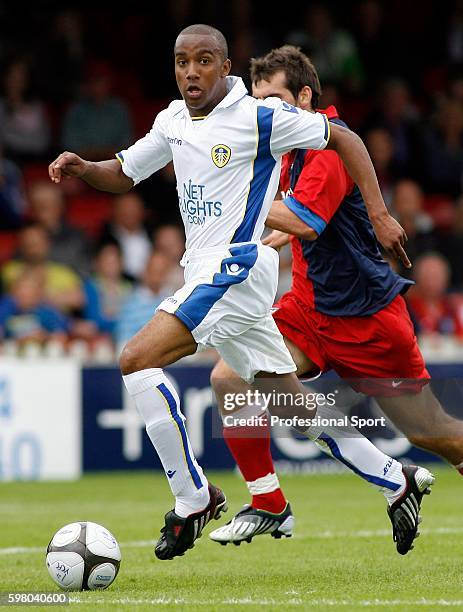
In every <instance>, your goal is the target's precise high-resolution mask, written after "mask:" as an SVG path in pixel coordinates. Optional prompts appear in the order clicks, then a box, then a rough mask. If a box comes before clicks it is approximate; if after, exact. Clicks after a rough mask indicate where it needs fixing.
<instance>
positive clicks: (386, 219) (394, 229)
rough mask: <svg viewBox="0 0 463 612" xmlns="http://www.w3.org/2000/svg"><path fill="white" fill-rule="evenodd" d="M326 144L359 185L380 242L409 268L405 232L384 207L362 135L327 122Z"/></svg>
mask: <svg viewBox="0 0 463 612" xmlns="http://www.w3.org/2000/svg"><path fill="white" fill-rule="evenodd" d="M326 148H327V149H333V150H334V151H336V153H337V154H338V155H339V157H340V158H341V159H342V161H343V162H344V165H345V166H346V168H347V171H348V173H349V174H350V176H351V177H352V180H353V181H354V183H356V184H357V185H358V187H359V189H360V191H361V193H362V197H363V200H364V202H365V206H366V207H367V211H368V216H369V217H370V220H371V223H372V225H373V229H374V230H375V234H376V237H377V238H378V240H379V242H380V243H381V244H382V245H383V247H384V248H385V249H387V250H388V251H390V252H391V253H393V254H394V255H395V256H396V257H398V258H399V259H400V260H401V261H402V262H403V264H404V265H405V266H406V267H407V268H410V267H411V263H410V260H409V259H408V257H407V254H406V253H405V251H404V248H403V247H404V244H405V241H406V240H407V235H406V233H405V230H404V229H403V228H402V226H401V225H400V224H399V223H398V222H397V221H396V220H395V219H394V218H393V217H392V216H391V215H390V214H389V213H388V211H387V208H386V205H385V203H384V200H383V196H382V195H381V190H380V188H379V185H378V179H377V177H376V173H375V169H374V167H373V163H372V161H371V158H370V155H369V153H368V151H367V149H366V147H365V145H364V144H363V141H362V139H361V138H360V137H359V136H357V134H355V133H354V132H352V131H351V130H348V129H346V128H344V127H342V126H340V125H336V124H330V136H329V139H328V144H327V146H326Z"/></svg>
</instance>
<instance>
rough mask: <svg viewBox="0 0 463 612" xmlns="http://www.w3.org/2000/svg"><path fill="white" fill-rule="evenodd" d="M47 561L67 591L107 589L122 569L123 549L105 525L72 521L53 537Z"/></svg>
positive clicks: (58, 582)
mask: <svg viewBox="0 0 463 612" xmlns="http://www.w3.org/2000/svg"><path fill="white" fill-rule="evenodd" d="M46 563H47V569H48V573H49V574H50V576H51V577H52V580H53V581H54V582H55V583H56V584H57V585H58V586H59V587H60V588H62V589H63V590H65V591H87V590H89V589H90V590H96V589H106V588H107V587H108V586H109V585H110V584H112V583H113V582H114V579H115V578H116V576H117V572H118V571H119V565H120V563H121V551H120V548H119V544H118V543H117V540H116V538H115V537H114V536H113V535H112V533H111V532H109V531H108V530H107V529H106V528H105V527H102V526H101V525H98V524H97V523H91V522H90V521H87V522H81V523H70V524H69V525H65V526H64V527H61V529H60V530H59V531H57V532H56V533H55V535H54V536H53V538H52V539H51V542H50V544H49V545H48V548H47V558H46Z"/></svg>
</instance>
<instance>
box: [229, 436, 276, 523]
mask: <svg viewBox="0 0 463 612" xmlns="http://www.w3.org/2000/svg"><path fill="white" fill-rule="evenodd" d="M223 437H224V440H225V442H226V443H227V446H228V448H229V449H230V452H231V454H232V455H233V457H234V459H235V461H236V463H237V464H238V467H239V468H240V470H241V473H242V474H243V477H244V479H245V480H246V484H247V485H248V488H249V489H250V491H251V492H252V502H251V506H252V507H253V508H256V509H259V510H265V511H266V512H272V513H273V514H279V513H280V512H283V510H284V509H285V507H286V498H285V496H284V495H283V491H282V490H281V489H280V485H279V483H278V478H277V476H276V474H275V468H274V467H273V459H272V454H271V452H270V430H269V426H268V424H267V425H265V426H262V427H258V426H257V427H224V429H223ZM264 477H266V479H267V480H268V481H269V482H268V483H266V482H265V481H264V482H262V481H261V482H259V483H257V482H256V481H257V480H258V479H261V478H264ZM257 487H258V489H259V492H257V491H256V488H257ZM266 489H269V490H268V491H267V490H266ZM261 490H262V492H260V491H261Z"/></svg>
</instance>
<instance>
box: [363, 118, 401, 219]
mask: <svg viewBox="0 0 463 612" xmlns="http://www.w3.org/2000/svg"><path fill="white" fill-rule="evenodd" d="M365 144H366V146H367V149H368V152H369V153H370V156H371V160H372V162H373V165H374V167H375V170H376V175H377V177H378V183H379V186H380V188H381V192H382V194H383V198H384V201H385V203H386V205H387V207H388V208H390V207H391V205H392V194H393V189H394V182H395V180H396V178H397V171H396V168H395V166H394V162H393V159H394V141H393V140H392V136H391V134H390V133H389V132H388V131H387V130H386V129H384V128H380V127H377V128H372V129H371V130H369V131H368V132H367V133H366V136H365Z"/></svg>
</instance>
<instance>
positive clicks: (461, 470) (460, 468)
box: [455, 461, 463, 476]
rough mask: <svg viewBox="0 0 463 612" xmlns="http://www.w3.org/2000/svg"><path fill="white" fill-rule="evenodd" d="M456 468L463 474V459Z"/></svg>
mask: <svg viewBox="0 0 463 612" xmlns="http://www.w3.org/2000/svg"><path fill="white" fill-rule="evenodd" d="M455 469H456V470H457V472H460V474H461V475H462V476H463V461H462V462H461V463H459V464H458V465H456V466H455Z"/></svg>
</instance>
